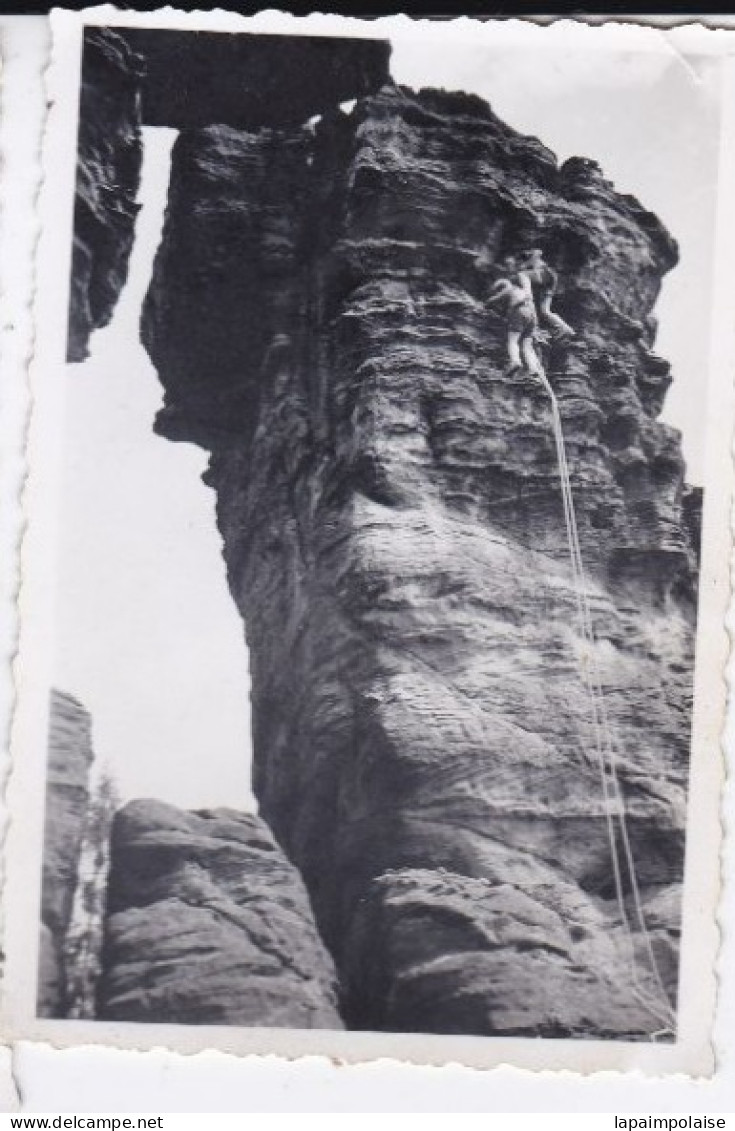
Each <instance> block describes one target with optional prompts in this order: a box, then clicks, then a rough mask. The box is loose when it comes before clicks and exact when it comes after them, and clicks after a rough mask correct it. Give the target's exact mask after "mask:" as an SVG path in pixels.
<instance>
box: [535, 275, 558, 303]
mask: <svg viewBox="0 0 735 1131" xmlns="http://www.w3.org/2000/svg"><path fill="white" fill-rule="evenodd" d="M558 282H559V276H558V275H557V273H556V271H554V270H553V268H551V267H546V269H545V271H544V282H543V289H542V290H541V293H540V295H539V310H540V312H541V313H542V314H551V312H552V311H551V300H552V299H553V297H554V294H555V292H556V288H557V284H558Z"/></svg>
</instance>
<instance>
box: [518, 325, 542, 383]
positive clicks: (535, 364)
mask: <svg viewBox="0 0 735 1131" xmlns="http://www.w3.org/2000/svg"><path fill="white" fill-rule="evenodd" d="M521 356H522V357H523V364H524V365H525V367H526V369H527V370H528V372H529V373H533V374H534V376H536V377H538V376H539V374H541V373H542V372H543V369H542V367H541V362H540V360H539V356H538V354H537V353H536V347H535V346H534V344H533V334H524V335H523V337H522V338H521Z"/></svg>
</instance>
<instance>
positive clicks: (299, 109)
mask: <svg viewBox="0 0 735 1131" xmlns="http://www.w3.org/2000/svg"><path fill="white" fill-rule="evenodd" d="M119 34H120V35H121V36H124V38H125V40H126V41H127V43H128V44H129V45H130V47H131V48H132V49H133V51H135V52H136V54H139V55H141V56H142V58H143V59H144V60H145V74H144V77H143V82H142V97H143V121H144V123H145V124H146V125H149V126H171V127H173V128H175V129H187V128H192V127H197V126H208V125H213V124H222V125H228V126H236V127H239V128H240V129H258V128H260V127H262V126H288V125H301V123H302V122H305V121H306V119H307V118H309V117H311V116H312V115H314V114H323V113H324V112H325V111H326V110H331V109H332V107H334V106H336V105H337V104H338V103H340V102H344V101H347V100H349V99H352V98H360V97H361V96H362V95H365V94H370V93H371V92H372V91H374V90H378V89H379V88H380V87H381V86H382V85H383V83H384V82H386V80H387V79H388V59H389V56H390V44H389V43H387V42H385V41H383V40H379V39H339V38H335V37H331V36H319V37H317V36H302V35H298V36H293V35H290V36H289V35H285V36H284V35H249V34H240V35H226V34H222V33H221V32H214V33H212V32H196V33H193V34H192V33H190V34H188V35H182V34H181V32H179V31H163V30H160V29H146V28H125V29H120V32H119Z"/></svg>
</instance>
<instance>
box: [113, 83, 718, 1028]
mask: <svg viewBox="0 0 735 1131" xmlns="http://www.w3.org/2000/svg"><path fill="white" fill-rule="evenodd" d="M527 246H540V247H542V248H543V250H544V252H545V255H546V258H547V259H548V261H549V262H550V263H551V264H552V266H553V267H554V268H555V269H556V270H557V271H558V272H559V275H560V280H561V283H560V290H559V293H558V297H557V301H556V306H557V308H558V310H559V312H560V313H561V314H562V315H563V317H564V318H566V319H567V321H569V322H570V323H571V324H572V325H573V326H574V327H575V329H576V331H577V337H576V339H574V340H572V341H571V342H569V343H566V344H551V345H550V346H549V347H547V348H546V350H545V364H546V368H547V371H548V374H549V377H550V380H551V382H552V384H553V386H554V388H555V390H556V393H557V395H558V398H559V402H560V406H561V413H562V417H563V421H564V427H565V431H566V436H567V445H568V456H569V462H570V465H571V476H572V487H573V491H574V495H575V500H576V506H577V511H578V520H579V526H580V537H581V541H582V548H583V554H584V557H585V562H586V566H587V570H588V573H589V590H590V592H589V598H590V602H591V606H592V617H593V621H594V628H595V632H596V636H597V639H598V643H597V645H596V647H595V653H596V657H595V658H596V661H597V665H598V667H599V671H600V674H601V680H602V684H603V688H604V691H605V698H606V702H607V709H608V713H609V716H610V719H611V722H612V726H613V729H614V733H615V739H616V743H617V746H618V747H619V751H620V753H619V776H620V780H621V786H622V790H623V793H624V796H625V800H626V807H627V813H628V829H629V833H630V839H631V843H632V848H633V854H634V857H635V862H636V869H637V876H638V881H639V884H640V889H641V898H642V900H643V902H644V904H646V905H648V906H649V908H653V909H654V912H655V913H654V914H653V918H652V922H651V931H652V935H653V939H652V945H653V946H654V949H655V950H656V951H657V952H658V954H659V955H660V967H661V970H662V976H664V977H665V978H666V979H667V980H668V992H669V995H670V996H671V997H672V998H673V997H674V996H675V987H676V936H677V931H678V910H677V907H678V904H677V897H676V893H677V885H678V884H679V883H680V880H681V871H682V854H683V845H684V821H685V792H686V780H687V758H688V745H689V722H690V692H691V671H692V647H693V622H694V616H695V590H696V553H695V551H696V547H695V545H694V540H693V536H692V531H696V513H695V511H696V504H694V503H693V502H692V496H691V494H690V495H688V496H687V502H686V506H685V505H684V493H683V492H684V464H683V460H682V456H681V448H680V442H679V436H678V434H677V433H676V432H675V431H674V430H673V429H672V428H670V427H668V426H667V425H666V424H664V423H662V422H661V421H660V420H659V419H658V414H659V412H660V409H661V406H662V403H663V399H664V396H665V393H666V389H667V388H668V385H669V383H670V380H671V377H670V374H669V367H668V365H667V364H666V362H664V361H663V360H662V359H661V358H660V357H658V356H657V355H656V353H655V352H654V349H653V344H654V343H653V338H654V333H655V322H654V319H653V309H654V306H655V302H656V298H657V295H658V292H659V287H660V282H661V278H662V276H663V275H664V273H665V272H666V271H668V270H669V269H670V268H671V267H672V266H673V265H674V264H675V262H676V258H677V251H676V246H675V244H674V241H673V240H672V239H671V237H670V236H669V235H668V233H667V232H666V231H665V230H664V228H663V227H662V225H661V224H660V222H659V221H658V220H657V219H656V217H655V216H653V215H652V214H651V213H650V212H648V211H646V210H645V208H643V207H642V206H641V205H640V204H639V203H638V201H636V200H635V199H634V198H632V197H630V196H623V195H620V194H619V193H617V192H616V191H615V190H614V188H613V186H612V185H611V184H610V183H609V182H608V181H606V180H605V178H604V176H603V174H602V173H601V171H600V170H599V168H598V167H597V166H596V165H594V163H592V162H590V161H585V160H582V159H573V160H570V161H567V162H566V163H565V164H563V165H562V166H561V167H560V166H559V164H558V163H557V161H556V159H555V157H554V155H553V154H552V153H551V152H550V151H549V150H548V149H546V148H545V146H544V145H542V144H541V143H540V142H539V141H537V140H536V139H534V138H529V137H524V136H521V135H519V134H518V133H516V132H515V131H514V130H512V129H511V128H509V127H508V126H506V125H505V124H504V123H503V122H501V121H500V120H499V119H498V118H497V117H496V116H495V115H494V113H493V112H492V111H491V109H490V108H489V107H488V106H487V105H486V104H485V103H484V102H482V101H481V100H480V99H478V98H475V97H470V96H466V95H462V94H448V93H445V92H436V91H422V92H420V93H418V94H415V93H412V92H410V91H408V90H403V89H397V88H395V87H393V86H391V85H387V86H385V87H384V88H383V89H382V90H381V91H380V92H379V93H378V94H376V95H374V96H371V97H367V98H365V99H363V100H361V101H359V102H358V103H357V106H356V107H355V109H354V110H353V112H352V113H351V114H349V115H347V114H343V113H341V112H338V111H337V110H335V111H334V112H333V113H332V114H330V115H325V117H324V119H323V120H322V121H321V122H320V123H319V124H318V125H317V127H316V129H315V130H313V129H310V128H306V127H304V128H300V129H280V130H273V129H260V130H237V129H233V128H229V127H227V126H212V127H211V128H207V129H202V130H191V131H185V132H184V133H182V134H181V136H180V138H179V140H178V142H177V144H176V146H175V149H174V157H173V173H172V183H171V192H170V197H169V205H168V213H167V220H166V226H165V231H164V236H163V243H162V246H161V249H160V251H159V254H158V258H157V262H156V267H155V271H154V278H153V282H152V286H151V290H150V292H149V296H148V300H147V304H146V308H145V312H144V322H143V337H144V341H145V343H146V345H147V347H148V349H149V352H150V354H151V357H152V359H153V361H154V364H155V365H156V367H157V369H158V373H159V376H160V379H161V381H162V384H163V386H164V389H165V405H164V408H163V410H162V412H161V413H160V414H159V418H158V421H157V427H158V429H159V431H161V432H162V433H164V434H166V435H169V436H170V437H171V438H174V439H184V440H193V441H195V442H197V443H200V444H202V445H203V446H204V447H206V448H208V449H209V450H210V451H211V460H210V466H209V470H208V472H207V476H206V478H207V482H208V483H209V484H210V485H211V486H212V487H213V488H214V489H215V491H216V493H217V508H218V521H219V525H220V529H221V532H222V537H223V543H224V554H225V559H226V563H227V570H228V577H229V584H230V588H231V591H232V594H233V596H234V599H235V601H236V603H237V605H238V608H239V609H240V611H241V613H242V616H243V619H244V622H245V628H246V633H247V639H248V644H249V647H250V654H251V671H252V701H253V727H254V746H255V789H256V792H257V795H258V797H259V800H260V805H261V813H262V816H263V817H264V818H265V820H266V821H267V822H268V823H269V824H270V826H271V828H272V829H273V830H274V832H275V835H276V836H277V838H278V840H279V842H280V843H281V844H282V845H283V847H284V849H285V850H286V852H287V853H288V855H289V857H290V859H291V860H293V861H294V862H295V863H296V864H297V865H298V867H299V868H300V870H301V872H302V874H303V876H304V878H305V881H306V884H307V887H308V889H309V892H310V895H311V899H312V903H313V905H314V909H315V912H316V916H317V921H318V923H319V925H320V929H321V931H322V934H323V937H324V938H325V940H326V941H327V943H328V945H329V947H330V948H331V950H332V953H333V954H334V955H335V958H336V961H337V966H338V969H339V970H340V973H341V976H342V978H343V991H344V1009H345V1012H346V1016H347V1018H348V1023H349V1024H351V1025H353V1026H356V1027H364V1026H374V1027H388V1028H392V1029H404V1030H406V1029H408V1030H410V1029H424V1030H436V1031H442V1030H445V1029H447V1028H449V1029H450V1030H451V1031H463V1032H473V1033H487V1034H494V1033H513V1034H522V1035H544V1036H561V1035H565V1034H578V1035H581V1036H595V1035H604V1036H607V1037H612V1036H625V1037H647V1036H650V1035H651V1034H652V1033H653V1032H654V1031H658V1030H661V1028H662V1027H666V1026H665V1023H664V1022H663V1021H662V1017H661V1011H660V1010H657V1009H653V1010H652V1009H651V1008H649V1006H648V1005H645V1004H642V1003H641V1000H640V994H638V993H637V991H636V990H635V989H634V987H633V984H632V975H631V962H630V955H627V956H626V953H625V952H626V942H625V938H624V935H625V932H624V930H623V928H622V924H621V916H620V913H619V909H618V907H617V904H616V901H615V899H614V887H613V878H612V875H613V873H612V863H611V849H610V844H609V840H608V830H607V825H606V819H605V813H606V805H605V802H604V801H603V797H602V788H601V784H600V779H599V773H598V766H597V764H596V760H595V755H594V743H593V735H592V728H591V724H590V720H589V706H588V700H587V696H586V694H585V692H584V688H583V686H582V683H581V681H580V677H579V661H580V658H581V657H582V656H583V653H584V649H585V645H584V643H583V641H582V639H581V638H580V635H579V631H578V629H577V622H576V619H575V596H574V592H573V589H572V585H571V579H570V570H569V561H568V552H567V545H566V532H565V526H564V521H563V513H562V505H561V497H560V492H559V479H558V468H557V463H556V456H555V451H554V446H553V440H552V431H551V420H550V412H549V404H548V401H547V398H546V396H545V394H544V392H543V389H542V388H541V386H540V385H539V383H538V382H537V381H536V380H535V379H533V378H531V377H529V376H520V377H518V376H516V377H514V378H509V377H508V376H506V375H505V374H504V367H505V357H504V349H503V341H504V327H503V323H502V320H501V319H499V318H497V317H496V316H495V315H493V314H491V313H489V312H488V310H487V309H486V308H485V306H484V303H483V300H484V296H485V294H486V293H487V288H488V284H489V278H490V274H489V273H490V269H491V267H492V265H493V263H495V262H496V261H497V260H498V259H499V257H501V256H503V255H504V254H506V253H509V252H514V251H517V250H518V249H519V248H522V247H527ZM246 693H247V692H246V689H245V688H243V694H244V695H245V694H246ZM620 832H621V830H620V828H619V827H618V828H617V829H616V835H617V836H618V838H619V837H620ZM617 847H618V849H619V850H620V849H621V844H620V840H618V845H617ZM623 871H624V875H623V880H624V883H625V884H626V888H627V890H628V893H629V898H630V894H631V892H630V889H631V876H630V874H629V872H628V871H627V870H626V869H625V868H624V869H623ZM161 890H164V889H163V888H162V889H161ZM632 922H633V927H634V928H635V933H636V937H635V939H634V943H633V945H634V947H635V950H636V955H637V958H638V961H637V973H636V978H637V979H638V981H639V983H640V984H641V985H643V986H644V989H645V991H646V993H647V994H652V995H653V994H658V990H657V989H656V987H655V986H652V985H651V984H650V983H651V978H650V974H649V970H648V967H647V966H646V963H645V961H644V960H643V958H642V955H643V953H644V945H643V944H644V941H645V940H644V939H643V938H642V937H641V933H640V930H639V927H640V923H639V921H638V920H637V919H636V918H635V916H634V915H633V916H632ZM646 1000H648V999H647V998H646ZM658 1000H659V1001H660V995H659V998H658ZM118 1015H119V1014H118Z"/></svg>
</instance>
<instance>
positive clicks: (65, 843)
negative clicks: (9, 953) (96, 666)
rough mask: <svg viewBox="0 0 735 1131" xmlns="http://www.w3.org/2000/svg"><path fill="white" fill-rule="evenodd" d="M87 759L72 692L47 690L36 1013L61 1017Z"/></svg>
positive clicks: (88, 744) (88, 729) (86, 739)
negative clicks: (48, 693)
mask: <svg viewBox="0 0 735 1131" xmlns="http://www.w3.org/2000/svg"><path fill="white" fill-rule="evenodd" d="M93 758H94V751H93V748H92V723H91V719H90V716H89V712H88V711H86V710H85V709H84V707H82V705H81V703H79V702H78V701H77V700H76V699H75V698H74V697H73V696H72V695H67V694H66V693H65V692H62V691H55V690H52V692H51V707H50V716H49V744H48V763H47V771H46V818H45V823H44V839H43V874H42V890H41V945H40V954H39V985H38V992H37V1010H38V1015H39V1017H63V1016H64V1013H65V1010H66V969H65V961H64V950H65V942H66V937H67V932H68V930H69V925H70V923H71V918H72V908H73V904H74V895H75V892H76V890H77V884H78V881H79V860H80V854H81V849H82V840H83V837H84V827H85V819H86V816H87V804H88V801H89V771H90V766H91V763H92V760H93Z"/></svg>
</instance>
